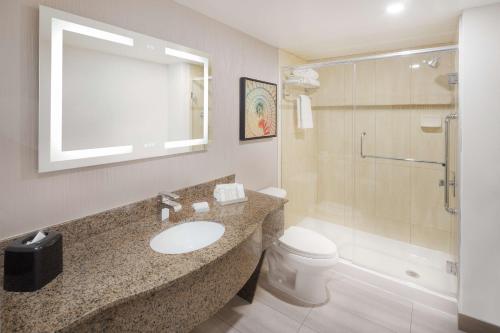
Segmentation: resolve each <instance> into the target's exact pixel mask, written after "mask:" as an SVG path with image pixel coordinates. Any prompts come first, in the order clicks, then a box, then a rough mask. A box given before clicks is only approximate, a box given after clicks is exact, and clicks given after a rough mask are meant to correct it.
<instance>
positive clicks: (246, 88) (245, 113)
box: [240, 77, 278, 141]
mask: <svg viewBox="0 0 500 333" xmlns="http://www.w3.org/2000/svg"><path fill="white" fill-rule="evenodd" d="M277 92H278V88H277V86H276V84H275V83H270V82H265V81H260V80H254V79H250V78H248V77H242V78H240V140H242V141H245V140H254V139H262V138H269V137H275V136H276V128H277V125H276V123H277Z"/></svg>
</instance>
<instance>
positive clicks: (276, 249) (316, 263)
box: [267, 227, 338, 304]
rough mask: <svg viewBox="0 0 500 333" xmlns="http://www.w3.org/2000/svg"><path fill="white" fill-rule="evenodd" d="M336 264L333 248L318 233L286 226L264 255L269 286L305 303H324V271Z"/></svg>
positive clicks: (325, 293) (325, 290)
mask: <svg viewBox="0 0 500 333" xmlns="http://www.w3.org/2000/svg"><path fill="white" fill-rule="evenodd" d="M337 261H338V254H337V247H336V246H335V244H334V243H333V242H332V241H331V240H329V239H328V238H326V237H324V236H323V235H320V234H319V233H317V232H315V231H312V230H309V229H305V228H301V227H290V228H288V229H287V230H285V234H284V235H283V236H282V237H281V238H280V239H279V241H278V242H277V244H275V245H273V246H272V247H271V248H270V249H269V250H268V252H267V262H268V264H269V273H268V279H269V284H270V285H271V286H273V287H275V288H277V289H279V290H281V291H283V292H285V293H286V294H288V295H290V296H292V297H294V298H296V299H298V300H300V301H302V302H305V303H308V304H321V303H324V302H326V301H327V300H328V290H327V288H326V282H327V278H328V276H327V274H325V273H326V271H328V270H329V269H331V268H333V266H334V265H335V264H336V263H337Z"/></svg>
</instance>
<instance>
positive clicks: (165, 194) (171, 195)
mask: <svg viewBox="0 0 500 333" xmlns="http://www.w3.org/2000/svg"><path fill="white" fill-rule="evenodd" d="M158 194H159V195H161V196H162V197H167V198H170V199H172V200H178V199H180V198H181V196H180V195H178V194H176V193H173V192H165V191H161V192H160V193H158Z"/></svg>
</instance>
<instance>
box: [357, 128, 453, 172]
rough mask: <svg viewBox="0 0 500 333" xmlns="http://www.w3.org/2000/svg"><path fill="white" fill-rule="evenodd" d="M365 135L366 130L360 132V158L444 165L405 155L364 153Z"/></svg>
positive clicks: (443, 164)
mask: <svg viewBox="0 0 500 333" xmlns="http://www.w3.org/2000/svg"><path fill="white" fill-rule="evenodd" d="M365 136H366V132H363V133H361V151H360V154H361V157H362V158H367V157H368V158H375V159H380V160H391V161H405V162H415V163H428V164H439V165H442V166H444V167H445V166H446V163H445V162H436V161H426V160H416V159H414V158H405V157H387V156H377V155H366V154H365V153H364V152H363V141H364V138H365Z"/></svg>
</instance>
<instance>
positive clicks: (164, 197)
mask: <svg viewBox="0 0 500 333" xmlns="http://www.w3.org/2000/svg"><path fill="white" fill-rule="evenodd" d="M158 195H159V196H160V197H161V203H162V204H164V205H166V206H167V207H169V208H172V209H173V210H174V212H178V211H180V210H181V209H182V205H181V204H180V203H178V202H177V201H175V200H178V199H180V195H178V194H176V193H172V192H163V191H162V192H160V193H158Z"/></svg>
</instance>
